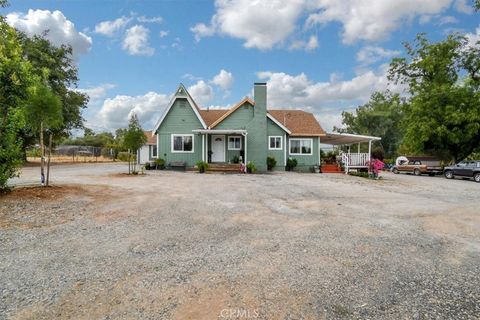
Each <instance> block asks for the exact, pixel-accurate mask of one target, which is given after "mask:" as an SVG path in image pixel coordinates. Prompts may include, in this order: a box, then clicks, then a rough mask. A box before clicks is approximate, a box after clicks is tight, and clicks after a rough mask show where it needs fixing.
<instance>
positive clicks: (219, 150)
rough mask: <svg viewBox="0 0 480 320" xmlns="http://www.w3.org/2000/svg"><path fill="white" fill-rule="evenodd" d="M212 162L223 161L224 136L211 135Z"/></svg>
mask: <svg viewBox="0 0 480 320" xmlns="http://www.w3.org/2000/svg"><path fill="white" fill-rule="evenodd" d="M212 162H225V136H215V135H212Z"/></svg>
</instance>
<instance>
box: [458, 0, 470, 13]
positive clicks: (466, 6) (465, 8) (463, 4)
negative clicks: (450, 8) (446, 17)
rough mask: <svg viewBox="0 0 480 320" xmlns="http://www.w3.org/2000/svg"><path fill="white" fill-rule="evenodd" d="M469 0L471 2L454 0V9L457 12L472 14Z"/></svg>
mask: <svg viewBox="0 0 480 320" xmlns="http://www.w3.org/2000/svg"><path fill="white" fill-rule="evenodd" d="M469 2H472V1H471V0H457V1H455V9H456V10H457V11H458V12H461V13H465V14H472V13H473V8H472V6H471V4H470V3H469Z"/></svg>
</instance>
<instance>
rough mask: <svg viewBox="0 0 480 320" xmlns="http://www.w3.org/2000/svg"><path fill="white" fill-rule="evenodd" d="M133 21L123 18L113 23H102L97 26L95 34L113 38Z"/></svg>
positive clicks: (112, 21)
mask: <svg viewBox="0 0 480 320" xmlns="http://www.w3.org/2000/svg"><path fill="white" fill-rule="evenodd" d="M131 20H132V19H131V18H129V17H125V16H122V17H120V18H118V19H115V20H111V21H102V22H100V23H98V24H97V25H95V33H98V34H102V35H104V36H108V37H113V36H114V35H115V33H116V32H117V31H119V30H120V29H123V28H124V27H125V26H126V25H127V24H128V23H129V22H130V21H131Z"/></svg>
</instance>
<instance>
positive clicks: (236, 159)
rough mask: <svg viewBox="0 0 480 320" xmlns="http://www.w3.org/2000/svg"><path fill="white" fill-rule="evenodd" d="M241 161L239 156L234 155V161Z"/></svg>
mask: <svg viewBox="0 0 480 320" xmlns="http://www.w3.org/2000/svg"><path fill="white" fill-rule="evenodd" d="M239 162H240V158H239V156H237V155H234V156H233V158H232V163H239Z"/></svg>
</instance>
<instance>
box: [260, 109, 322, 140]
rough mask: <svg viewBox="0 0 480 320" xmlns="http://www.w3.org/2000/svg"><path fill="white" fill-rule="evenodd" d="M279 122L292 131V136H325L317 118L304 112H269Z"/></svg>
mask: <svg viewBox="0 0 480 320" xmlns="http://www.w3.org/2000/svg"><path fill="white" fill-rule="evenodd" d="M267 112H268V113H269V114H271V115H272V116H273V117H274V118H275V119H276V120H277V121H278V122H280V123H281V124H282V125H284V126H285V127H286V128H288V129H289V130H290V131H291V134H290V135H291V136H299V137H301V136H324V135H325V130H323V128H322V127H321V126H320V124H319V123H318V121H317V119H315V116H314V115H313V114H311V113H310V112H305V111H302V110H267Z"/></svg>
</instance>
